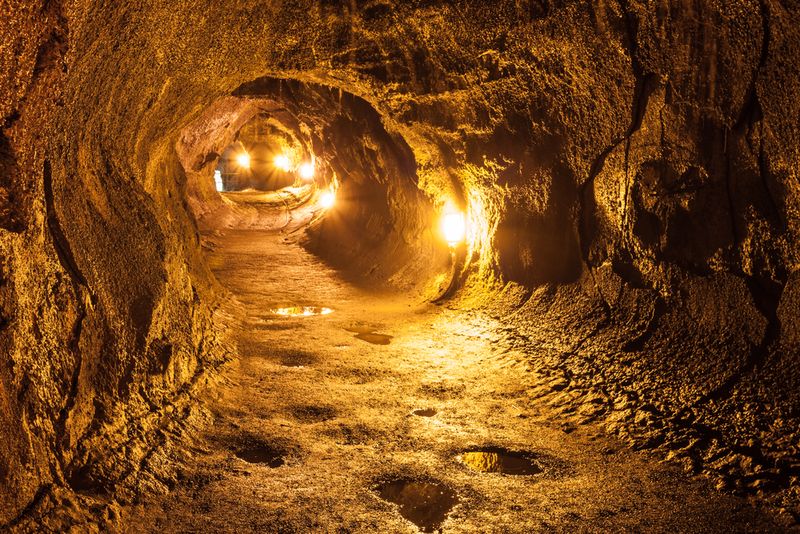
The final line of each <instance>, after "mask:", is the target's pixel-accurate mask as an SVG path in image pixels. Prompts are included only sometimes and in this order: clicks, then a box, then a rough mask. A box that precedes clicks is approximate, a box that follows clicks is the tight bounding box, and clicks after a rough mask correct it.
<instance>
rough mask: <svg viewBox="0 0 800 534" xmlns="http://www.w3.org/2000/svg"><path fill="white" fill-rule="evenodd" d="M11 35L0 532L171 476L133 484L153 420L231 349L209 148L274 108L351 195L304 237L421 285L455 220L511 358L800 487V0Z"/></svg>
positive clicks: (673, 438) (196, 23) (66, 27)
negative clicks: (214, 253)
mask: <svg viewBox="0 0 800 534" xmlns="http://www.w3.org/2000/svg"><path fill="white" fill-rule="evenodd" d="M7 19H8V21H9V22H8V24H4V25H3V27H2V28H1V29H0V43H2V47H0V65H1V66H2V68H0V116H1V117H2V133H1V134H0V170H1V171H2V172H0V347H1V348H2V353H1V354H0V380H1V381H0V438H1V439H0V504H2V505H1V506H0V524H3V523H7V522H9V521H12V520H13V518H15V517H16V516H18V515H19V514H20V513H21V512H22V511H23V510H24V509H25V508H26V507H28V506H30V505H31V504H32V503H34V502H36V500H37V499H41V498H42V496H43V495H45V494H46V493H47V491H48V489H49V488H51V487H63V486H67V487H70V488H72V489H74V490H77V491H81V492H89V493H113V494H114V495H115V496H116V497H117V498H122V499H124V498H129V497H130V496H132V495H135V493H136V491H140V490H142V489H143V486H142V484H147V483H150V484H156V482H153V481H150V482H142V481H141V480H139V479H137V478H136V473H137V472H138V470H139V467H140V466H141V465H142V462H143V461H145V459H146V458H147V457H148V452H149V451H150V450H151V448H152V447H153V446H154V441H157V439H158V438H154V435H155V433H154V432H153V431H154V429H156V428H159V427H160V425H161V424H162V422H163V418H164V417H166V415H167V413H168V412H174V411H175V408H176V407H178V408H179V411H180V409H182V407H185V404H186V401H185V397H186V392H187V390H189V389H190V388H191V387H193V384H197V383H200V382H202V380H203V377H204V376H206V375H207V374H208V371H209V370H210V369H213V367H214V366H215V365H216V364H217V363H219V362H220V361H221V360H222V359H223V358H224V354H225V352H226V351H225V333H224V331H223V330H221V329H220V327H219V326H216V325H219V324H221V323H220V322H219V321H215V320H214V314H215V313H218V310H219V306H220V302H221V300H223V299H222V297H223V295H222V293H221V292H220V290H219V288H218V287H217V286H216V284H215V282H214V280H213V277H212V276H211V275H210V273H209V271H208V269H207V267H206V266H205V265H204V263H203V259H202V256H201V254H200V252H199V237H198V227H202V226H203V224H204V223H203V221H204V220H205V221H213V220H217V221H219V220H220V219H224V218H225V217H226V215H224V214H225V209H226V208H225V207H224V202H223V200H222V199H221V197H220V196H219V195H218V194H217V193H216V191H214V189H213V169H214V165H215V157H214V155H213V154H214V153H216V154H219V153H220V152H221V151H222V150H223V149H224V147H225V146H227V145H228V144H229V143H230V142H231V141H232V140H233V139H234V137H235V135H236V132H237V131H238V130H239V129H241V127H242V126H243V125H244V124H245V123H246V122H247V120H249V119H250V118H252V117H253V116H254V115H255V114H256V113H258V112H259V110H262V111H263V107H262V108H259V105H260V104H259V103H264V102H271V103H272V104H271V105H277V106H276V107H275V111H276V112H280V113H286V115H285V116H284V119H285V122H283V124H284V125H286V126H287V127H292V126H291V125H290V124H288V123H290V122H291V120H290V118H291V119H292V120H296V121H298V124H299V123H303V124H305V125H307V126H308V130H307V131H305V132H304V133H303V135H304V136H305V139H306V140H307V142H308V146H309V150H311V151H312V152H314V153H319V157H320V161H321V162H322V166H323V168H324V169H326V172H329V173H330V176H333V173H335V174H336V176H337V177H338V178H339V179H341V184H342V185H341V190H340V194H341V195H342V197H341V198H342V199H344V204H345V205H346V206H350V207H351V209H348V210H347V212H346V215H345V216H344V217H345V218H344V219H341V218H340V219H338V220H337V218H336V217H331V218H329V219H325V220H324V221H322V224H321V225H320V226H318V227H316V228H315V229H314V230H313V231H311V232H310V233H309V237H308V240H309V241H308V244H307V246H309V247H310V248H311V249H312V250H316V251H317V252H318V253H319V254H320V255H322V256H323V257H326V255H327V257H328V258H330V259H331V261H332V262H334V263H336V262H339V263H347V262H348V261H350V260H352V258H356V257H361V258H366V259H365V260H364V263H363V265H359V266H358V268H359V269H360V270H361V272H371V271H372V272H377V275H379V276H380V277H382V279H384V280H389V281H390V282H395V283H396V284H397V285H399V286H403V285H404V284H405V285H408V284H409V283H411V281H412V280H413V281H414V282H418V280H419V279H420V278H426V277H430V276H433V275H434V274H435V273H434V272H433V271H432V270H431V269H430V268H429V267H430V264H431V263H434V264H436V263H439V264H440V266H442V265H445V264H446V262H447V251H446V248H443V247H442V243H441V242H437V239H438V238H437V237H436V235H435V232H434V231H433V230H431V226H432V224H433V223H432V221H435V217H436V213H437V210H438V209H440V208H441V206H442V205H443V204H444V203H446V202H448V201H449V202H453V203H455V204H456V205H458V206H460V207H462V208H463V209H464V210H465V211H466V213H467V216H468V220H469V222H470V240H469V241H470V243H469V246H467V247H466V250H465V251H463V254H462V258H461V261H460V263H459V266H458V269H459V272H458V273H457V274H456V280H457V283H458V287H459V291H458V292H457V293H456V296H455V299H456V303H457V304H459V305H461V306H464V307H469V306H474V307H478V308H481V309H486V310H488V311H490V312H492V313H495V314H507V313H509V312H514V313H513V315H509V316H508V317H509V318H508V321H509V322H510V323H511V324H512V325H513V326H514V327H515V328H516V329H517V330H518V332H519V333H520V335H516V336H512V335H510V336H509V339H508V340H507V342H508V344H509V345H511V346H512V347H513V348H515V349H516V350H520V351H523V352H524V353H526V354H528V355H529V356H528V357H529V358H530V359H531V361H532V362H533V363H534V366H535V368H536V371H537V372H538V373H539V374H542V375H543V376H548V377H552V378H553V379H554V380H559V381H565V382H566V383H567V384H569V386H570V389H571V390H573V391H574V392H577V393H576V401H575V402H580V399H581V398H590V399H599V401H598V402H597V404H599V405H601V406H602V407H603V408H602V410H599V411H598V413H600V414H601V415H603V416H604V417H605V420H607V421H608V427H609V428H610V429H611V430H613V431H615V432H618V433H619V434H621V435H623V436H625V437H627V438H629V439H630V440H631V443H633V444H639V445H642V446H650V447H662V448H664V450H665V451H666V450H677V449H681V450H684V449H685V450H688V451H689V452H688V453H687V455H685V456H684V460H685V462H686V463H687V468H688V469H698V468H699V466H704V467H707V468H708V469H710V470H711V472H712V473H715V472H719V473H721V474H729V473H741V474H742V477H740V478H739V479H738V480H739V482H737V484H739V486H740V487H738V488H736V489H741V490H748V491H750V490H751V491H754V492H761V494H762V496H767V497H769V495H772V493H764V492H765V491H766V492H769V491H773V490H777V491H778V493H777V495H778V497H775V498H776V499H778V500H780V499H783V501H781V502H790V503H791V502H795V501H796V498H797V495H796V492H797V484H796V481H797V478H796V477H797V476H798V472H797V469H798V465H800V463H798V462H797V452H798V451H797V448H798V442H797V430H796V429H797V428H798V424H799V423H800V398H798V395H797V391H798V388H799V387H800V362H798V357H797V353H798V348H800V340H799V339H798V324H800V311H798V310H800V307H798V302H800V300H799V299H800V297H799V296H798V295H800V285H798V284H800V277H799V276H798V271H797V268H798V267H797V266H798V250H800V249H798V228H799V227H798V206H799V204H800V196H799V195H800V185H798V184H799V182H798V178H799V177H798V168H800V153H799V152H798V146H800V126H798V125H800V85H799V83H800V82H798V79H800V78H799V76H798V75H800V50H798V48H799V47H800V44H799V43H800V35H799V34H798V28H800V11H799V10H798V7H797V6H796V5H795V4H793V3H791V2H781V1H778V0H761V1H736V2H726V3H710V2H699V3H696V2H675V3H672V4H666V3H660V2H646V1H639V0H626V1H619V2H616V1H596V2H592V3H585V2H570V1H555V0H546V1H540V0H517V1H514V2H511V1H508V2H505V1H501V2H494V3H492V5H487V4H486V3H485V2H473V1H468V0H460V1H455V2H431V1H413V2H390V1H388V0H371V1H363V2H362V1H358V2H349V3H340V2H327V1H312V0H306V1H299V2H291V3H289V2H262V1H255V0H252V1H242V2H237V3H236V4H235V5H221V4H218V3H205V4H202V3H201V4H196V3H195V4H191V3H186V2H178V3H170V4H169V5H167V4H163V3H156V2H148V1H143V2H138V3H128V2H125V3H118V4H115V5H110V4H102V3H96V2H91V1H88V0H75V1H73V2H59V1H50V2H44V1H42V2H12V3H11V15H10V17H7ZM287 117H288V118H287ZM348 136H350V137H349V138H348ZM374 206H380V207H381V209H372V207H374ZM342 213H345V212H342ZM348 217H349V220H348V219H347V218H348ZM231 220H233V219H231ZM198 225H199V226H198ZM348 227H356V228H366V229H367V230H366V232H363V233H362V234H360V235H354V236H351V235H349V234H348V233H347V232H346V230H347V228H348ZM342 243H344V244H347V245H348V247H347V248H345V249H342V247H340V246H339V245H340V244H342ZM333 249H335V250H337V251H338V250H345V252H344V253H342V255H338V256H337V255H336V254H333V252H332V250H333ZM397 251H400V253H396V252H397ZM392 254H394V255H393V256H392V257H393V258H395V261H394V263H392V262H390V261H385V258H388V257H390V256H391V255H392ZM431 257H433V258H434V259H435V261H434V262H430V258H431ZM401 263H402V265H400V264H401ZM434 271H435V270H434ZM554 331H556V332H558V333H559V335H558V336H556V337H554V336H553V335H552V333H553V332H554ZM564 369H566V372H565V371H564ZM541 394H545V393H541ZM182 399H184V400H182ZM182 403H183V404H182ZM793 477H794V478H793ZM144 489H147V488H146V487H145V488H144Z"/></svg>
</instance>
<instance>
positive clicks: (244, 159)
mask: <svg viewBox="0 0 800 534" xmlns="http://www.w3.org/2000/svg"><path fill="white" fill-rule="evenodd" d="M236 163H238V164H239V167H241V168H243V169H249V168H250V154H248V153H247V152H240V153H239V154H238V155H237V156H236Z"/></svg>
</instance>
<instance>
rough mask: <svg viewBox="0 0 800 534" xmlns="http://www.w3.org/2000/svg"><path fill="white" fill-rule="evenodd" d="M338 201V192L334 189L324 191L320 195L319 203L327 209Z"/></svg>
mask: <svg viewBox="0 0 800 534" xmlns="http://www.w3.org/2000/svg"><path fill="white" fill-rule="evenodd" d="M335 203H336V193H334V192H333V191H323V192H322V194H320V196H319V205H320V206H322V207H323V208H325V209H329V208H332V207H333V205H334V204H335Z"/></svg>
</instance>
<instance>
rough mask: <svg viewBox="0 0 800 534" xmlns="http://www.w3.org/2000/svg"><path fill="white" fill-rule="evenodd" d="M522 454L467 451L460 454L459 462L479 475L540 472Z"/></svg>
mask: <svg viewBox="0 0 800 534" xmlns="http://www.w3.org/2000/svg"><path fill="white" fill-rule="evenodd" d="M529 456H530V455H529V454H526V453H523V452H515V451H509V450H506V449H501V448H489V449H483V450H476V451H467V452H464V453H462V454H461V461H462V462H463V463H464V465H466V466H467V467H469V468H470V469H473V470H475V471H480V472H481V473H503V474H506V475H535V474H537V473H541V472H542V468H541V467H539V466H538V465H537V464H536V463H535V462H534V461H533V460H532V459H531V458H530V457H529Z"/></svg>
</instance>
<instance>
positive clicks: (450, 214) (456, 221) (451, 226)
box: [441, 206, 467, 247]
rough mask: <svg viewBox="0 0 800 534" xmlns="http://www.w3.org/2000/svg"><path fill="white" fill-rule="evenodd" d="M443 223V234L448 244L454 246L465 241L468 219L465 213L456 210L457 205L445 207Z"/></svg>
mask: <svg viewBox="0 0 800 534" xmlns="http://www.w3.org/2000/svg"><path fill="white" fill-rule="evenodd" d="M441 225H442V235H443V236H444V239H445V241H447V244H448V245H450V246H451V247H454V246H456V245H457V244H459V243H461V242H462V241H464V238H465V237H466V235H467V221H466V219H465V218H464V214H463V213H461V212H460V211H458V210H456V208H455V207H453V206H448V207H447V208H446V209H445V212H444V216H443V217H442V222H441Z"/></svg>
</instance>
